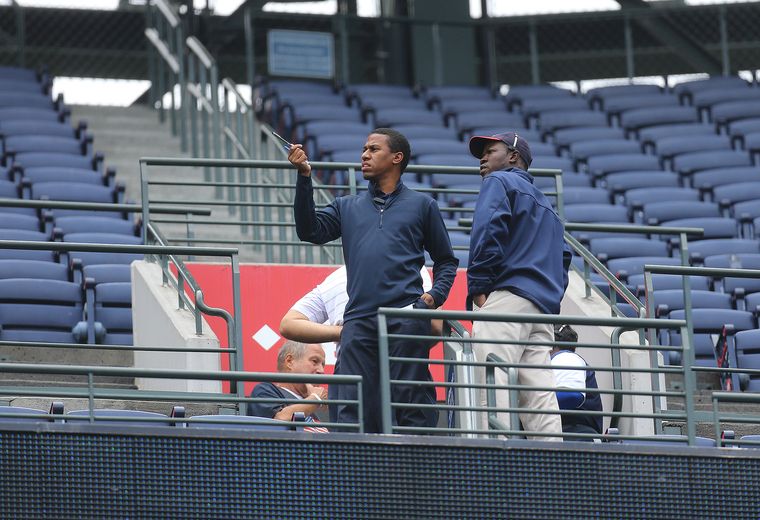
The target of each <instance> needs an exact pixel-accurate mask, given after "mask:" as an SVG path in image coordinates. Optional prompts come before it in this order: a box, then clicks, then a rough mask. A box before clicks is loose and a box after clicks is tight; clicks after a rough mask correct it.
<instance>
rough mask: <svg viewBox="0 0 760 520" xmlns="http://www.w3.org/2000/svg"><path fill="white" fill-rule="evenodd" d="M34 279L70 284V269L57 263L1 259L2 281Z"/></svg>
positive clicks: (0, 277)
mask: <svg viewBox="0 0 760 520" xmlns="http://www.w3.org/2000/svg"><path fill="white" fill-rule="evenodd" d="M8 278H33V279H37V280H60V281H62V282H70V281H71V277H70V275H69V268H68V266H65V265H63V264H59V263H56V262H44V261H41V260H24V259H0V279H2V280H5V279H8Z"/></svg>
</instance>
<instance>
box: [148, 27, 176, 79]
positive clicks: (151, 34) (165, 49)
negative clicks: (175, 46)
mask: <svg viewBox="0 0 760 520" xmlns="http://www.w3.org/2000/svg"><path fill="white" fill-rule="evenodd" d="M145 37H146V38H148V40H149V41H150V43H151V44H153V46H154V47H155V48H156V50H157V51H158V52H159V54H161V57H162V58H163V59H164V61H165V62H166V63H168V64H169V67H171V69H172V72H174V73H175V74H179V60H177V58H176V57H175V56H174V55H173V54H172V52H171V51H170V50H169V46H168V45H166V44H165V43H164V42H163V40H161V37H160V36H159V35H158V31H157V30H155V29H151V28H148V29H145Z"/></svg>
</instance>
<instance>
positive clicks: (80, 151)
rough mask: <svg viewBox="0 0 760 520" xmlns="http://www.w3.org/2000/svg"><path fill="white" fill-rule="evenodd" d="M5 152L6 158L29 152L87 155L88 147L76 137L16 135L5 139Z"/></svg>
mask: <svg viewBox="0 0 760 520" xmlns="http://www.w3.org/2000/svg"><path fill="white" fill-rule="evenodd" d="M3 152H4V154H5V156H6V157H9V156H13V155H15V154H19V153H28V152H41V153H65V154H71V155H86V154H87V152H88V147H87V142H86V141H84V140H81V139H76V138H74V137H58V136H55V135H14V136H10V137H6V138H5V139H3Z"/></svg>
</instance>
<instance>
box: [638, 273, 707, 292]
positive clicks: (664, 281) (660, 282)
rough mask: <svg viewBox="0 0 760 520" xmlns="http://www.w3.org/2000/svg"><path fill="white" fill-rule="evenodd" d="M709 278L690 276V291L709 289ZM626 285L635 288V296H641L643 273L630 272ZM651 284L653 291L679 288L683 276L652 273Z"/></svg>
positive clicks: (681, 284) (681, 285) (643, 290)
mask: <svg viewBox="0 0 760 520" xmlns="http://www.w3.org/2000/svg"><path fill="white" fill-rule="evenodd" d="M710 283H711V279H710V278H708V277H706V276H690V277H689V284H690V286H691V290H692V291H709V290H710ZM628 285H630V286H631V287H633V288H634V289H635V291H634V293H635V294H636V295H637V296H643V295H644V292H645V289H644V274H643V273H640V274H632V275H630V276H629V277H628ZM652 286H653V287H654V290H655V291H659V290H667V289H681V288H682V287H683V277H682V276H680V275H674V274H660V273H657V274H652Z"/></svg>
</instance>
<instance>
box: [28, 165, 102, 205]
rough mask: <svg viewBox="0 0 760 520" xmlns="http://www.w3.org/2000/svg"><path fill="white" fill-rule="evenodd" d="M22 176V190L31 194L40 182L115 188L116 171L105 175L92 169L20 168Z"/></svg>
mask: <svg viewBox="0 0 760 520" xmlns="http://www.w3.org/2000/svg"><path fill="white" fill-rule="evenodd" d="M18 172H19V173H20V176H21V185H22V189H24V190H25V193H27V195H26V197H25V198H28V197H29V196H30V195H29V194H30V193H31V185H32V184H35V183H39V182H75V183H84V184H94V185H96V186H104V185H105V186H114V182H115V180H114V177H115V176H116V171H115V170H113V169H110V168H109V169H108V170H107V171H106V172H105V174H104V173H101V172H97V171H95V170H92V169H84V168H59V167H55V166H37V167H31V168H18Z"/></svg>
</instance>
